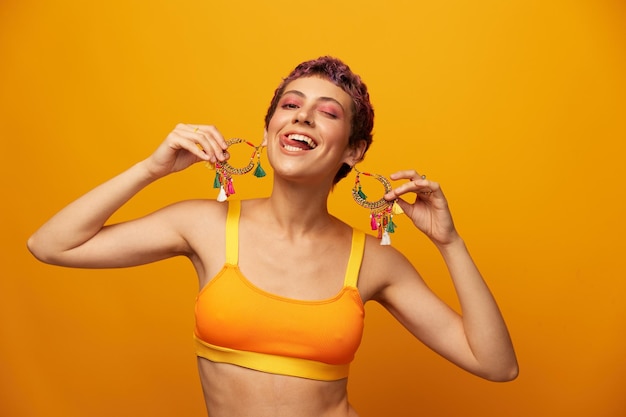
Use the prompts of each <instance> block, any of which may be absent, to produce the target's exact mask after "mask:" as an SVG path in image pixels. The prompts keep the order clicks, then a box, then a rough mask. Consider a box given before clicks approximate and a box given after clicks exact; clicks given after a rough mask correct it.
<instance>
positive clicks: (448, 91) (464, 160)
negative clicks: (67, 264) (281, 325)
mask: <svg viewBox="0 0 626 417" xmlns="http://www.w3.org/2000/svg"><path fill="white" fill-rule="evenodd" d="M625 17H626V13H625V6H624V3H623V2H621V1H617V0H616V1H600V0H580V1H575V0H573V1H569V0H557V1H550V2H542V1H527V0H512V1H506V2H503V1H489V0H477V1H471V2H469V1H468V2H465V1H459V0H451V1H445V2H433V1H428V2H427V1H417V2H415V1H408V0H407V1H389V2H381V1H373V0H367V1H363V0H344V1H332V2H331V1H325V0H321V1H318V2H305V3H302V2H296V3H294V2H288V1H284V0H273V1H269V2H256V1H252V0H250V1H247V2H236V1H232V0H219V1H199V0H196V1H191V0H188V1H180V2H173V1H170V2H168V1H151V2H147V1H146V2H140V1H120V0H115V1H107V2H103V1H102V2H100V1H97V2H78V1H70V0H61V1H55V2H37V1H32V0H3V1H2V3H1V5H0V97H1V104H0V137H1V140H2V142H1V145H2V147H1V151H0V152H1V155H2V164H0V170H1V172H0V181H2V184H1V185H2V188H1V189H2V191H3V196H4V198H3V201H2V213H3V218H2V222H1V226H0V227H1V228H2V234H1V236H2V241H1V248H0V249H1V251H0V256H1V260H2V267H3V268H2V273H1V275H2V278H1V279H0V297H1V302H0V338H1V339H0V415H2V416H11V417H19V416H29V417H30V416H63V417H74V416H76V417H78V416H81V417H82V416H92V417H97V416H111V415H115V416H144V415H145V416H148V415H149V416H155V417H157V416H203V415H205V410H204V403H203V400H202V397H201V390H200V385H199V380H198V377H197V375H196V368H195V357H194V354H193V347H192V342H191V332H192V323H193V302H194V297H195V293H196V291H197V283H196V282H195V278H194V273H193V270H192V268H191V266H190V265H189V264H188V262H186V261H185V260H184V259H173V260H169V261H165V262H161V263H158V264H154V265H148V266H142V267H138V268H131V269H125V270H95V271H93V270H71V269H65V268H58V267H52V266H48V265H43V264H41V263H38V262H37V261H36V260H35V259H34V258H32V257H31V256H30V255H29V254H28V252H27V250H26V248H25V243H26V239H27V237H28V236H29V235H30V234H31V233H32V232H33V231H34V230H35V229H36V228H37V227H38V226H39V225H40V224H41V223H42V222H44V221H45V220H46V219H47V218H48V217H49V216H51V215H52V214H53V213H54V212H55V211H56V210H58V209H59V208H61V207H62V206H63V205H64V204H66V203H67V202H69V201H70V200H71V199H73V198H75V197H77V196H79V195H80V194H82V193H83V192H85V191H87V190H88V189H90V188H91V187H93V186H95V185H96V184H98V183H100V182H102V181H104V180H105V179H107V178H109V177H111V176H113V175H114V174H116V173H118V172H120V171H121V170H123V169H125V168H126V167H128V166H130V165H131V164H133V163H134V162H135V161H138V160H139V159H141V158H143V157H145V156H146V155H147V154H149V153H150V152H151V151H152V149H154V148H155V147H156V146H157V145H158V144H159V143H160V141H161V140H162V139H163V138H164V137H165V136H166V135H167V133H168V132H169V131H170V130H171V129H172V128H173V127H174V125H175V124H176V123H178V122H189V123H208V124H215V125H217V126H218V127H219V128H220V129H221V131H222V132H223V133H224V134H225V135H227V136H229V137H233V136H239V137H244V138H246V139H248V140H251V141H254V142H259V141H260V140H261V136H262V128H263V125H262V120H263V116H264V114H265V110H266V108H267V105H268V104H269V100H270V98H271V94H272V93H273V90H274V88H275V87H276V85H277V84H278V82H279V81H280V78H281V77H283V76H285V75H286V74H287V73H288V72H289V70H290V69H291V68H292V67H293V66H294V65H295V64H296V63H298V62H300V61H302V60H305V59H309V58H314V57H317V56H319V55H322V54H331V55H336V56H339V57H341V58H342V59H344V60H345V61H346V62H347V63H348V64H349V65H350V66H351V67H352V68H353V69H354V70H355V71H356V72H358V73H360V74H361V75H362V76H363V77H364V79H365V80H366V82H367V84H368V86H369V88H370V90H371V94H372V99H373V102H374V104H375V107H376V112H377V119H376V128H375V133H376V134H375V142H374V145H373V147H372V149H371V150H370V153H369V155H368V157H367V159H366V161H365V162H364V163H363V164H362V168H363V169H365V170H368V171H373V172H379V173H383V174H388V173H390V172H392V171H395V170H397V169H402V168H416V169H419V170H420V171H421V172H425V173H427V174H428V176H429V178H431V179H435V180H438V181H440V182H441V183H442V184H443V186H444V189H445V191H446V193H447V195H448V197H449V200H450V204H451V207H452V210H453V214H454V215H455V219H456V222H457V226H458V227H459V229H460V231H461V233H462V235H463V236H464V238H465V239H466V241H467V242H468V244H469V246H470V248H471V250H472V253H473V255H474V257H475V259H476V261H477V262H478V263H479V264H480V265H481V269H482V271H483V273H484V275H485V277H486V278H487V280H488V282H489V284H490V286H491V287H492V290H493V291H494V292H495V294H496V296H497V298H498V300H499V303H500V305H501V308H502V310H503V312H504V314H505V316H506V319H507V321H508V324H509V326H510V330H511V333H512V336H513V339H514V342H515V345H516V349H517V352H518V356H519V361H520V365H521V374H520V376H519V378H518V379H517V380H516V381H514V382H512V383H507V384H496V383H489V382H485V381H482V380H480V379H478V378H476V377H474V376H471V375H469V374H466V373H464V372H463V371H461V370H459V369H457V368H455V367H454V366H452V365H451V364H449V363H447V362H445V361H444V360H442V359H440V358H439V357H437V356H435V355H434V354H433V353H432V352H430V351H429V350H427V349H426V348H424V347H423V346H422V345H421V344H420V343H419V342H418V341H415V340H414V339H413V338H412V337H410V335H409V334H408V332H406V331H405V330H404V329H402V328H401V327H400V326H399V325H398V324H397V323H396V322H394V321H393V319H392V318H391V317H390V315H389V314H387V313H386V312H385V311H383V310H382V309H381V308H380V307H378V306H377V305H374V304H369V305H368V307H367V325H366V333H365V336H364V342H363V345H362V347H361V349H360V351H359V353H358V357H357V360H356V362H355V363H354V366H353V372H352V376H351V382H350V387H349V388H350V396H351V400H352V402H353V403H354V405H355V407H356V408H357V410H358V411H359V412H360V414H361V416H362V417H380V416H412V415H416V416H429V417H436V416H458V415H464V416H520V417H521V416H524V417H526V416H557V415H560V416H568V417H578V416H580V417H583V416H584V417H588V416H594V417H604V416H611V417H617V416H624V415H626V400H625V399H624V395H623V394H624V386H626V360H625V359H624V358H625V348H626V332H625V331H624V330H625V328H624V327H625V326H624V322H625V319H626V303H625V302H624V298H625V297H626V291H625V290H626V283H625V279H624V278H625V277H624V271H625V270H626V262H625V260H624V259H626V258H625V257H624V254H623V250H624V247H625V245H624V243H623V242H624V237H625V232H626V230H625V229H626V227H625V221H624V217H623V216H624V213H625V212H626V198H625V192H624V180H625V178H626V175H625V174H626V169H625V165H624V156H625V155H624V154H625V152H624V148H625V140H626V117H625V114H626V78H625V77H626V36H625V35H626V27H625V23H624V22H625V20H624V18H625ZM246 153H248V151H247V150H246ZM265 167H266V169H267V170H268V171H269V167H268V165H267V161H265ZM212 179H213V177H212V175H211V173H210V172H208V171H207V170H206V169H205V168H204V167H202V166H201V165H197V166H195V167H192V168H190V169H189V170H187V171H185V172H183V173H180V174H178V175H175V176H171V177H169V178H166V179H164V180H162V181H161V182H159V183H157V184H154V185H152V186H150V187H149V188H148V189H146V190H145V191H144V192H142V193H141V194H140V195H139V196H137V198H135V199H134V200H132V201H131V202H130V203H129V204H128V205H127V206H126V207H124V208H123V209H122V210H121V211H120V213H119V214H117V215H116V216H115V218H116V219H125V218H129V217H132V216H138V215H141V214H143V213H146V212H147V211H150V210H153V209H155V208H157V207H160V206H162V205H164V204H168V203H170V202H173V201H176V200H180V199H186V198H196V197H207V198H213V197H214V196H215V194H216V193H215V190H213V189H212V188H211V184H212ZM351 182H352V177H350V178H349V179H347V180H345V181H344V182H342V183H341V184H340V185H339V186H338V187H337V188H336V190H335V192H334V193H333V196H332V197H331V201H330V204H331V206H332V209H333V211H334V212H335V213H336V214H337V215H338V216H339V217H341V218H343V219H345V220H346V221H348V222H349V223H351V224H353V225H355V226H358V227H362V228H367V227H368V220H367V213H366V212H365V210H364V209H362V208H360V207H358V206H356V205H355V204H354V203H353V202H352V201H351V197H350V192H349V190H350V187H351ZM269 184H270V180H269V179H265V180H259V179H256V178H253V177H252V176H250V178H245V179H241V180H239V182H238V187H237V190H238V193H239V196H240V197H253V196H259V195H266V194H267V192H268V186H269ZM371 186H373V185H371ZM398 225H399V228H398V230H397V232H396V233H395V235H393V240H394V244H395V245H396V246H397V247H398V248H399V249H401V250H402V251H403V252H405V253H406V254H407V256H409V257H410V259H411V260H412V261H413V262H414V263H415V265H416V266H417V267H418V269H419V270H420V271H421V272H422V274H423V275H424V276H425V278H426V280H427V281H428V283H429V285H431V287H432V288H433V289H434V290H435V291H436V292H437V293H438V294H440V295H441V297H443V298H444V299H446V300H447V301H449V302H450V303H452V304H453V305H455V306H456V301H455V299H454V295H453V292H452V289H451V284H450V282H449V279H448V277H447V276H446V272H445V268H444V265H443V264H442V261H441V259H440V258H439V257H438V254H437V253H436V251H435V250H434V249H433V247H432V246H431V245H430V244H429V242H427V241H426V239H424V238H423V237H422V236H419V235H418V234H417V233H416V232H415V231H414V230H412V228H411V226H410V225H409V224H408V222H407V221H406V219H398Z"/></svg>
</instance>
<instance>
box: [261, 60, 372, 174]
mask: <svg viewBox="0 0 626 417" xmlns="http://www.w3.org/2000/svg"><path fill="white" fill-rule="evenodd" d="M303 77H321V78H324V79H326V80H328V81H330V82H332V83H333V84H335V85H336V86H338V87H340V88H341V89H342V90H343V91H345V92H346V93H347V94H348V95H349V96H350V97H351V98H352V106H353V107H352V110H353V115H352V122H351V129H350V138H349V141H348V144H349V146H352V147H356V146H357V144H358V143H359V141H362V140H364V141H365V143H366V147H365V151H367V149H369V147H370V145H371V144H372V130H373V129H374V108H373V107H372V103H371V102H370V96H369V93H368V92H367V86H366V85H365V83H364V82H363V81H362V80H361V77H359V76H358V75H357V74H355V73H353V72H352V70H350V67H348V66H347V65H346V64H344V63H343V62H342V61H341V60H339V59H337V58H333V57H330V56H323V57H320V58H317V59H313V60H310V61H306V62H303V63H301V64H299V65H298V66H297V67H296V68H295V69H294V70H293V71H291V73H290V74H289V75H288V76H287V78H284V79H283V81H282V82H281V83H280V85H279V86H278V88H277V89H276V91H274V97H273V98H272V102H271V103H270V107H269V109H268V110H267V114H266V115H265V128H267V127H268V125H269V123H270V120H271V118H272V116H273V115H274V112H275V111H276V107H277V106H278V101H279V100H280V98H281V96H282V95H283V93H284V92H285V87H287V84H289V83H290V82H291V81H293V80H295V79H298V78H303ZM363 155H365V152H364V153H363ZM351 170H352V167H351V166H349V165H348V164H343V166H342V167H341V168H340V169H339V171H338V172H337V175H335V179H334V182H333V183H334V184H336V183H337V182H339V180H341V179H342V178H344V177H345V176H346V175H348V173H350V171H351Z"/></svg>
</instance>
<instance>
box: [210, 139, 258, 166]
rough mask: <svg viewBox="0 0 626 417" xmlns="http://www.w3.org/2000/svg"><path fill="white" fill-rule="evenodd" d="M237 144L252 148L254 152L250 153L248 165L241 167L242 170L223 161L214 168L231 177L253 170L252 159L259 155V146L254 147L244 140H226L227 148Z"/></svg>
mask: <svg viewBox="0 0 626 417" xmlns="http://www.w3.org/2000/svg"><path fill="white" fill-rule="evenodd" d="M237 143H245V144H247V145H249V146H251V147H252V148H254V151H253V152H252V155H251V156H250V162H249V163H248V165H246V166H244V167H242V168H235V167H234V166H232V165H230V164H229V163H228V162H226V161H224V162H219V163H216V164H215V166H216V167H219V168H222V169H223V170H224V171H226V172H228V173H229V174H231V175H243V174H247V173H248V172H250V171H252V168H254V158H255V157H258V155H259V153H260V150H259V149H260V148H261V147H260V146H258V147H257V146H256V145H254V144H253V143H251V142H248V141H247V140H245V139H239V138H233V139H228V140H227V141H226V144H227V145H228V146H231V145H235V144H237Z"/></svg>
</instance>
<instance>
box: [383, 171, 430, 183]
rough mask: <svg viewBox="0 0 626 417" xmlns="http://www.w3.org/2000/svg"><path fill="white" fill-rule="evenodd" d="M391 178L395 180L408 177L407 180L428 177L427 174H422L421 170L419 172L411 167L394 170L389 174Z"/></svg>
mask: <svg viewBox="0 0 626 417" xmlns="http://www.w3.org/2000/svg"><path fill="white" fill-rule="evenodd" d="M389 178H391V179H392V180H394V181H396V180H401V179H407V180H411V181H414V180H416V179H420V178H421V179H426V175H424V174H420V173H419V172H417V171H416V170H414V169H410V170H404V171H398V172H394V173H393V174H391V175H390V176H389Z"/></svg>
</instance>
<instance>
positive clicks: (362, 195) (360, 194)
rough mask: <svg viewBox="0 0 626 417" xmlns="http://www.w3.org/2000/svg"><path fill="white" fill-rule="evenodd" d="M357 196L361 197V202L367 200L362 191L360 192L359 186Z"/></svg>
mask: <svg viewBox="0 0 626 417" xmlns="http://www.w3.org/2000/svg"><path fill="white" fill-rule="evenodd" d="M357 194H358V195H359V197H361V198H362V199H363V200H367V196H366V195H365V193H364V192H363V190H361V186H360V185H359V191H358V192H357Z"/></svg>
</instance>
